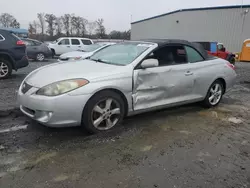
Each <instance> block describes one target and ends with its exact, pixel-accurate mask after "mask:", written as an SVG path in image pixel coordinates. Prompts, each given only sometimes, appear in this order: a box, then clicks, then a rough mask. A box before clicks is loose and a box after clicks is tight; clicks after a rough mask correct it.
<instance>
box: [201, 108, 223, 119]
mask: <svg viewBox="0 0 250 188" xmlns="http://www.w3.org/2000/svg"><path fill="white" fill-rule="evenodd" d="M198 114H199V115H200V116H205V117H210V118H215V119H221V120H222V119H226V118H227V116H228V114H227V113H225V112H220V111H215V110H213V111H210V110H204V111H200V112H198Z"/></svg>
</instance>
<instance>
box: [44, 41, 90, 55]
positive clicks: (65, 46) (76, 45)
mask: <svg viewBox="0 0 250 188" xmlns="http://www.w3.org/2000/svg"><path fill="white" fill-rule="evenodd" d="M90 44H94V42H93V41H92V40H91V39H88V38H77V37H63V38H59V39H57V40H55V41H54V42H52V43H49V48H50V49H51V51H52V53H53V55H61V54H63V53H67V52H72V51H76V50H79V49H82V47H84V46H86V45H90Z"/></svg>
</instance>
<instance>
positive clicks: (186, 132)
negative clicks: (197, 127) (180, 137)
mask: <svg viewBox="0 0 250 188" xmlns="http://www.w3.org/2000/svg"><path fill="white" fill-rule="evenodd" d="M180 133H181V134H185V135H190V134H192V133H191V132H189V131H185V130H183V131H180Z"/></svg>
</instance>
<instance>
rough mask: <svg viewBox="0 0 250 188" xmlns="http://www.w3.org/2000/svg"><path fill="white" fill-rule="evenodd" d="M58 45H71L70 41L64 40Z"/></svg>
mask: <svg viewBox="0 0 250 188" xmlns="http://www.w3.org/2000/svg"><path fill="white" fill-rule="evenodd" d="M58 44H59V45H69V39H62V40H61V41H60V42H59V43H58Z"/></svg>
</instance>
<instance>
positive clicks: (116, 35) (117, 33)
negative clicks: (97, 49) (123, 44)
mask: <svg viewBox="0 0 250 188" xmlns="http://www.w3.org/2000/svg"><path fill="white" fill-rule="evenodd" d="M109 37H110V38H111V39H121V38H122V32H120V31H115V30H114V31H111V32H110V34H109Z"/></svg>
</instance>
